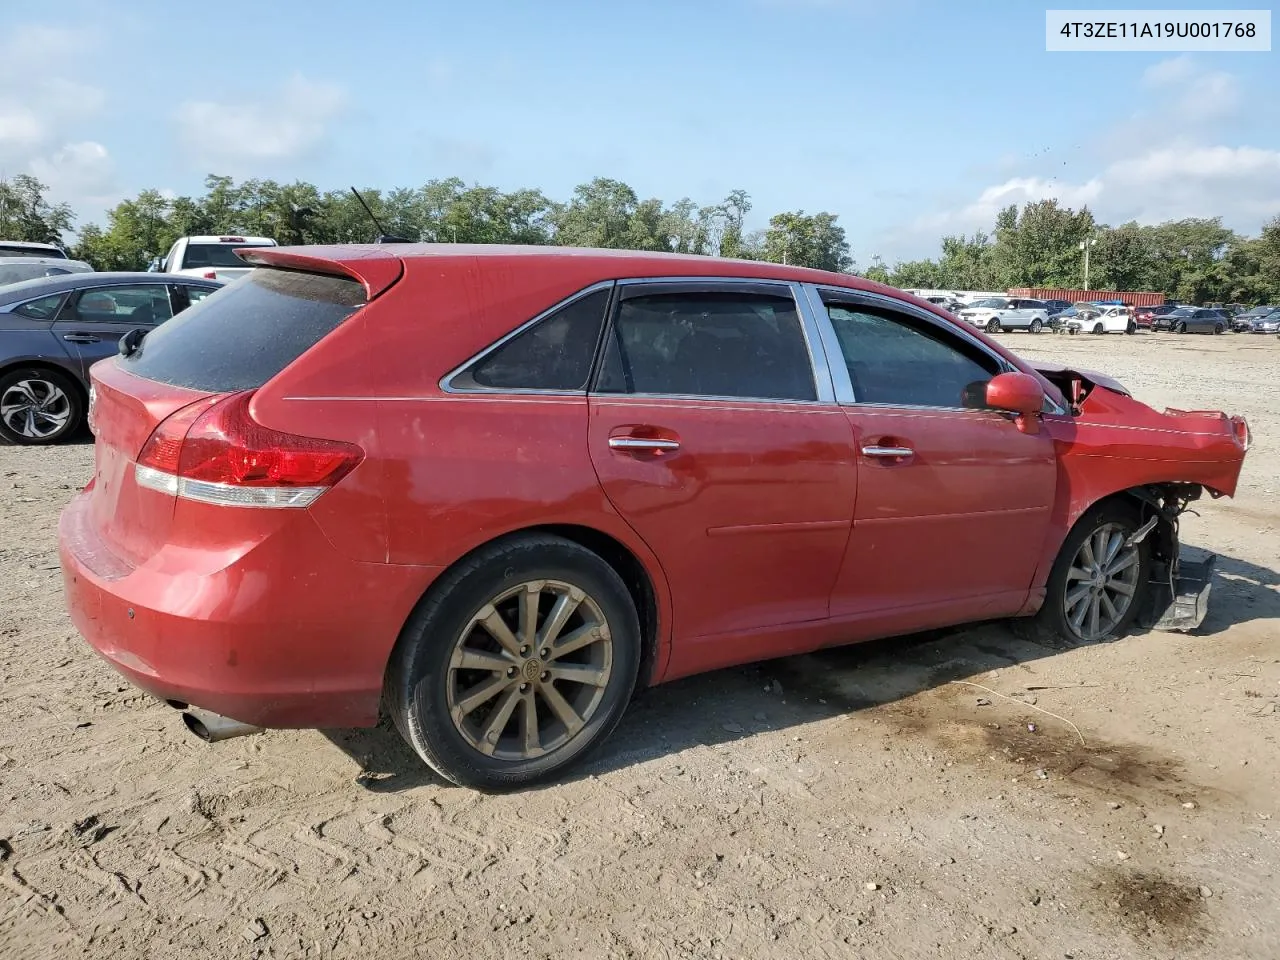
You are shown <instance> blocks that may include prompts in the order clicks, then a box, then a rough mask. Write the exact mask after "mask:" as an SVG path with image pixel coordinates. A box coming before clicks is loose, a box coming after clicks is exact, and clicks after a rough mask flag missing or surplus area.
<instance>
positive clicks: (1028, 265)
mask: <svg viewBox="0 0 1280 960" xmlns="http://www.w3.org/2000/svg"><path fill="white" fill-rule="evenodd" d="M1095 229H1096V225H1095V224H1094V220H1093V214H1092V213H1090V212H1089V209H1088V208H1087V207H1086V208H1084V209H1083V210H1080V211H1078V212H1077V211H1075V210H1071V209H1069V208H1065V207H1060V206H1058V201H1057V200H1053V199H1050V200H1040V201H1037V202H1035V203H1028V204H1027V205H1026V206H1024V207H1023V208H1022V211H1021V212H1019V211H1018V208H1017V207H1016V206H1011V207H1006V208H1005V209H1004V210H1001V211H1000V213H999V214H998V215H997V217H996V231H995V233H996V242H995V249H994V251H992V258H993V262H994V266H995V272H994V276H995V277H996V278H998V280H999V285H1000V286H1003V287H1077V286H1081V285H1083V283H1084V260H1083V255H1082V254H1081V252H1080V249H1079V244H1080V242H1081V241H1083V240H1086V239H1089V238H1090V237H1092V236H1093V234H1094V231H1095ZM1090 279H1091V280H1092V278H1090Z"/></svg>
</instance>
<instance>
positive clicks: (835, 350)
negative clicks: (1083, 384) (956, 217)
mask: <svg viewBox="0 0 1280 960" xmlns="http://www.w3.org/2000/svg"><path fill="white" fill-rule="evenodd" d="M803 286H804V287H805V292H806V293H807V295H808V299H809V302H810V305H811V306H810V308H811V309H812V310H813V311H814V313H815V314H816V315H817V322H818V327H819V329H820V330H821V331H822V337H823V339H824V341H825V342H826V343H827V355H828V356H829V357H833V358H838V360H836V361H834V362H832V363H831V375H832V378H833V381H834V382H835V384H836V398H837V402H838V403H839V404H840V405H841V406H867V407H876V408H879V409H894V410H944V411H950V412H961V413H995V414H997V415H1000V416H1004V415H1003V414H1000V412H999V411H998V410H974V409H971V408H969V407H933V406H923V405H919V404H887V403H864V402H861V401H859V400H858V399H857V398H856V397H855V396H854V394H853V383H852V381H851V380H850V379H849V370H848V367H847V366H845V363H844V351H843V350H841V348H840V341H839V338H837V337H836V330H835V325H834V324H832V322H831V315H830V314H829V313H828V312H827V308H826V304H824V303H823V302H822V293H823V291H828V292H830V293H832V294H836V295H838V296H842V297H848V298H849V299H850V300H853V301H855V302H856V301H861V302H864V303H866V304H867V305H868V306H871V307H878V308H880V309H882V310H886V311H890V312H898V313H905V314H907V315H909V316H912V317H915V318H917V319H919V320H923V321H924V322H925V323H927V324H929V325H930V326H932V327H934V328H935V329H938V330H942V331H944V332H948V333H952V334H954V335H956V336H958V337H959V338H960V339H961V340H963V341H965V342H966V343H968V344H970V345H971V346H974V347H977V348H978V350H980V351H981V352H982V353H983V354H985V355H986V356H988V357H990V358H991V359H992V361H994V362H995V364H996V365H997V366H998V367H999V368H1000V370H1001V371H1002V372H1004V373H1020V372H1021V371H1020V370H1019V369H1018V368H1017V367H1016V366H1014V365H1013V364H1012V363H1010V362H1009V361H1008V360H1007V359H1005V358H1004V357H1002V356H1001V355H1000V354H998V353H996V352H994V351H993V350H992V349H991V348H990V347H988V346H987V345H986V344H985V343H983V342H982V341H981V340H979V339H978V338H977V337H975V336H973V334H972V333H971V332H970V331H969V330H968V329H967V328H966V324H965V322H963V321H956V322H947V321H944V320H942V319H941V318H939V317H936V316H934V315H933V314H932V313H930V312H929V311H928V310H924V309H922V308H920V307H917V306H916V305H915V304H913V303H907V302H906V301H905V300H899V299H897V298H896V297H890V296H886V295H885V294H882V293H872V292H871V291H869V290H855V289H853V288H851V287H836V286H833V285H831V284H814V283H806V284H804V285H803ZM1045 403H1046V404H1047V405H1048V406H1049V409H1048V410H1045V411H1044V412H1045V413H1052V414H1057V415H1058V416H1065V415H1067V413H1068V412H1069V411H1068V410H1067V408H1066V407H1064V406H1062V405H1061V404H1059V403H1058V402H1057V401H1056V400H1054V399H1053V397H1052V396H1050V395H1049V393H1048V392H1047V391H1046V392H1045Z"/></svg>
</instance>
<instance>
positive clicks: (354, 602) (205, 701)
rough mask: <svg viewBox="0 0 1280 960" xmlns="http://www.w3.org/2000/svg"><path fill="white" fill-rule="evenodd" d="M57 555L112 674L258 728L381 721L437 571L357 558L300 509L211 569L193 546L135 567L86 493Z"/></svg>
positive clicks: (70, 516)
mask: <svg viewBox="0 0 1280 960" xmlns="http://www.w3.org/2000/svg"><path fill="white" fill-rule="evenodd" d="M231 509H235V508H231ZM58 550H59V557H60V560H61V564H62V574H63V583H64V587H65V590H66V599H67V608H68V611H69V612H70V615H71V619H72V622H73V623H74V624H75V626H76V629H77V630H79V631H80V633H81V634H82V635H83V636H84V637H85V639H86V640H87V641H88V642H89V644H90V645H91V646H92V647H93V649H94V650H95V651H96V652H97V653H98V654H99V655H100V656H102V657H103V658H104V659H105V660H106V661H107V662H108V663H109V664H111V666H112V667H114V668H115V669H116V670H117V671H119V672H120V673H121V674H123V675H124V676H125V677H126V678H128V679H129V680H130V681H131V682H132V683H134V684H135V685H137V686H138V687H141V688H142V689H143V690H146V691H147V692H149V693H151V694H153V695H155V696H157V697H160V698H162V699H166V700H180V701H182V702H183V703H188V704H191V705H192V706H195V707H201V708H203V709H205V710H209V711H212V712H214V713H218V714H221V715H223V716H225V717H230V718H233V719H235V720H239V721H241V722H243V723H249V724H253V725H255V726H259V727H352V726H371V725H373V724H374V723H376V722H377V717H378V703H379V700H380V697H381V690H382V679H383V672H384V670H385V668H386V663H387V659H388V657H389V655H390V653H391V649H392V647H393V646H394V644H395V641H396V638H397V636H398V635H399V631H400V628H401V626H402V625H403V623H404V621H405V619H406V618H407V617H408V615H409V613H410V611H411V610H412V608H413V605H414V604H415V603H416V602H417V600H418V598H419V597H420V596H421V594H422V592H423V591H424V590H425V589H426V587H427V586H428V585H429V584H430V583H431V581H432V580H434V579H435V577H436V576H437V575H438V573H439V568H436V567H421V566H405V565H394V564H376V563H365V562H361V561H356V560H351V559H348V558H346V557H344V556H342V555H341V554H339V553H338V552H337V551H335V550H334V549H333V547H332V546H331V545H330V543H329V541H328V540H326V539H325V537H324V535H323V534H322V533H321V532H320V530H319V528H318V527H317V526H316V525H315V523H314V521H313V520H312V519H311V518H310V517H309V516H308V515H307V514H306V513H305V512H303V511H298V513H297V516H296V517H295V518H293V519H292V521H291V522H290V523H288V524H286V525H284V526H283V527H282V528H281V529H279V530H277V531H276V532H274V533H272V534H271V535H270V536H268V537H267V538H266V539H264V540H262V541H260V542H257V543H254V544H251V545H247V546H246V548H245V549H244V550H243V551H235V552H233V553H231V554H229V555H228V554H227V553H222V555H220V556H217V557H216V558H214V563H213V567H214V568H216V569H212V571H210V568H209V561H210V557H208V556H206V557H203V558H196V559H197V560H198V561H199V562H192V557H191V554H192V550H191V548H189V547H186V548H181V550H179V549H178V548H170V547H164V548H162V549H161V551H160V552H159V554H157V556H156V557H154V558H152V559H151V560H148V561H147V562H146V563H144V564H142V565H140V566H137V567H133V566H130V565H128V564H127V563H126V562H124V561H122V560H120V559H119V558H118V557H115V556H113V555H112V554H111V552H110V550H109V548H108V547H107V546H106V545H104V544H103V543H102V541H101V540H100V539H99V538H98V537H97V536H96V534H95V532H94V529H93V527H92V525H91V523H90V522H89V510H88V500H87V495H85V494H81V495H80V496H78V497H77V498H76V499H75V500H73V501H72V502H71V504H70V505H69V506H68V507H67V508H66V509H65V510H64V511H63V514H62V517H61V518H60V520H59V525H58ZM180 553H183V554H185V556H180V555H178V554H180ZM224 561H225V562H224ZM202 568H203V569H202ZM183 569H189V570H192V571H198V572H192V573H189V574H188V573H183V572H175V571H181V570H183Z"/></svg>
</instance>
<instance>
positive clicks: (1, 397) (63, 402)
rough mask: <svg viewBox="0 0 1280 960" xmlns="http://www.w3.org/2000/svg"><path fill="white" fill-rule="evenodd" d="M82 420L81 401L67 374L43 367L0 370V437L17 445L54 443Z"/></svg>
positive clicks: (82, 402) (70, 433)
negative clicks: (1, 372) (1, 371)
mask: <svg viewBox="0 0 1280 960" xmlns="http://www.w3.org/2000/svg"><path fill="white" fill-rule="evenodd" d="M83 422H84V401H83V400H81V398H80V388H79V387H78V386H77V385H76V384H75V383H73V382H72V380H71V378H70V377H68V376H66V375H65V374H62V373H58V372H57V371H55V370H49V369H46V368H43V367H18V368H16V369H14V370H9V371H7V372H5V373H4V374H0V441H2V442H4V443H10V444H16V445H19V446H27V447H34V446H44V445H47V444H52V443H58V442H59V441H61V440H65V439H66V438H67V437H69V436H71V435H72V434H74V433H75V432H76V431H77V430H78V429H80V425H81V424H82V423H83Z"/></svg>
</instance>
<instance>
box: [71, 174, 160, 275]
mask: <svg viewBox="0 0 1280 960" xmlns="http://www.w3.org/2000/svg"><path fill="white" fill-rule="evenodd" d="M180 236H182V234H181V233H178V232H177V231H176V229H175V227H174V224H173V202H172V201H170V200H168V199H166V198H165V197H164V196H163V195H162V194H161V193H160V191H158V190H143V191H142V192H141V193H140V194H138V196H137V197H135V198H134V199H133V200H122V201H120V202H119V203H118V204H116V205H115V207H113V208H112V209H111V210H109V211H107V227H106V229H105V230H104V229H102V228H101V227H99V226H97V225H95V224H89V225H88V226H86V227H85V228H84V229H83V230H81V231H80V240H79V242H78V243H77V244H76V246H75V247H74V249H73V250H72V253H73V255H74V256H76V257H78V258H79V259H81V260H85V261H88V262H89V263H91V264H93V266H94V267H95V268H97V269H98V270H142V269H144V268H145V267H146V265H147V262H148V261H149V260H150V259H151V258H152V257H158V256H163V255H164V254H165V253H166V252H167V251H168V250H169V247H171V246H172V245H173V242H174V241H175V240H177V239H178V237H180Z"/></svg>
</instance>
